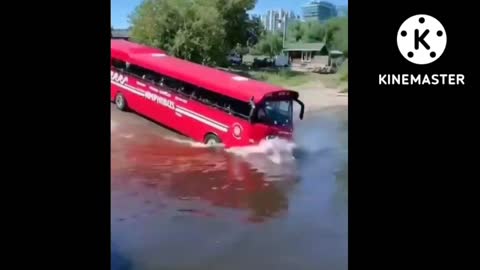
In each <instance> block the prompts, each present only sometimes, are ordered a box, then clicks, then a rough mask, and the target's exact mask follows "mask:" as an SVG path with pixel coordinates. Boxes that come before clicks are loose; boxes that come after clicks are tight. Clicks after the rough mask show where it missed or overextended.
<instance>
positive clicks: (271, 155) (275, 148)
mask: <svg viewBox="0 0 480 270" xmlns="http://www.w3.org/2000/svg"><path fill="white" fill-rule="evenodd" d="M295 147H296V145H295V143H293V142H290V141H287V140H283V139H278V138H276V139H271V140H263V141H261V142H260V143H259V144H256V145H251V146H244V147H232V148H229V149H227V150H226V151H227V152H230V153H233V154H235V155H239V156H241V157H243V158H248V157H249V156H252V155H259V154H260V155H265V156H266V157H267V158H268V159H269V160H270V161H271V162H273V163H275V164H282V163H284V162H291V161H292V160H294V159H295V158H294V156H293V150H294V149H295Z"/></svg>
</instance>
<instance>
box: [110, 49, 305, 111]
mask: <svg viewBox="0 0 480 270" xmlns="http://www.w3.org/2000/svg"><path fill="white" fill-rule="evenodd" d="M139 48H140V49H139ZM111 51H112V52H111V53H112V56H118V57H121V58H122V59H123V60H125V61H128V62H130V63H132V64H136V65H140V66H142V67H145V68H147V69H150V70H152V71H154V72H158V73H161V74H164V75H166V76H169V77H172V78H175V79H179V80H183V81H187V82H190V83H191V84H194V85H197V86H199V87H203V88H206V89H208V90H211V91H215V92H217V93H219V94H223V95H226V96H229V97H232V98H236V99H238V100H241V101H245V102H248V101H249V100H250V99H251V98H252V97H253V98H254V102H259V101H261V100H262V99H263V98H264V97H265V96H268V95H269V94H273V93H279V94H280V93H282V94H287V95H289V96H291V97H293V98H296V97H298V93H297V92H295V91H289V90H287V89H284V88H282V87H280V86H276V85H271V84H267V83H264V82H260V81H256V80H253V79H250V78H245V77H242V76H238V75H236V74H232V73H229V72H224V71H220V70H218V69H215V68H211V67H207V66H203V65H200V64H196V63H192V62H189V61H186V60H182V59H179V58H176V57H173V56H169V55H167V54H166V53H161V52H163V51H161V50H158V49H154V48H149V47H146V46H143V45H138V44H135V43H132V42H129V41H124V40H112V41H111Z"/></svg>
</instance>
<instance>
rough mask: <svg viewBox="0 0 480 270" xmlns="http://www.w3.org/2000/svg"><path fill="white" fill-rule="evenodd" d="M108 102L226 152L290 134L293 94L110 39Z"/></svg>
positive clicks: (297, 95)
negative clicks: (233, 147)
mask: <svg viewBox="0 0 480 270" xmlns="http://www.w3.org/2000/svg"><path fill="white" fill-rule="evenodd" d="M110 50H111V67H110V76H111V78H110V82H111V93H110V95H111V97H110V98H111V101H112V102H114V103H115V105H116V107H117V108H118V109H120V110H131V111H133V112H135V113H137V114H140V115H143V116H146V117H148V118H150V119H152V120H154V121H157V122H158V123H160V124H163V125H165V126H167V127H169V128H171V129H173V130H176V131H177V132H179V133H180V134H183V135H185V136H187V137H190V138H192V139H193V140H195V141H199V142H204V143H206V144H223V145H224V146H225V147H227V148H228V147H232V146H246V145H252V144H257V143H259V142H260V141H262V140H264V139H271V138H274V137H281V138H286V139H291V138H292V135H293V101H295V102H297V103H298V104H299V105H300V107H301V110H300V119H302V118H303V114H304V104H303V103H302V102H301V101H300V100H299V99H298V97H299V94H298V92H295V91H291V90H288V89H284V88H281V87H278V86H274V85H270V84H267V83H263V82H259V81H256V80H252V79H249V78H245V77H241V76H238V75H235V74H231V73H228V72H223V71H220V70H217V69H215V68H210V67H207V66H203V65H199V64H195V63H192V62H188V61H185V60H182V59H179V58H175V57H172V56H169V55H167V54H166V53H165V52H164V51H162V50H159V49H154V48H150V47H147V46H143V45H140V44H136V43H132V42H129V41H125V40H111V47H110Z"/></svg>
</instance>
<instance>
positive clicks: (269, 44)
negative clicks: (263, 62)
mask: <svg viewBox="0 0 480 270" xmlns="http://www.w3.org/2000/svg"><path fill="white" fill-rule="evenodd" d="M282 46H283V41H282V36H281V35H280V34H278V33H267V34H265V35H264V36H263V37H262V38H261V39H260V41H259V42H258V44H257V45H256V46H255V51H256V52H257V53H258V54H265V55H268V56H269V57H270V58H272V57H274V56H275V55H278V54H279V53H280V52H282Z"/></svg>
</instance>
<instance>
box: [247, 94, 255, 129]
mask: <svg viewBox="0 0 480 270" xmlns="http://www.w3.org/2000/svg"><path fill="white" fill-rule="evenodd" d="M249 104H250V113H249V115H248V121H249V122H250V123H252V122H253V112H254V111H255V102H253V97H252V98H251V99H250V101H249Z"/></svg>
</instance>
